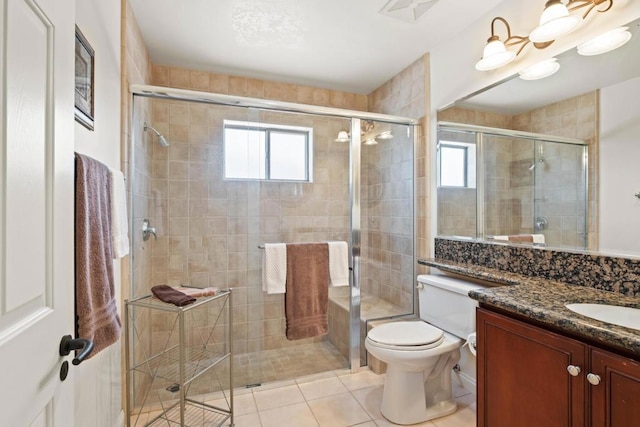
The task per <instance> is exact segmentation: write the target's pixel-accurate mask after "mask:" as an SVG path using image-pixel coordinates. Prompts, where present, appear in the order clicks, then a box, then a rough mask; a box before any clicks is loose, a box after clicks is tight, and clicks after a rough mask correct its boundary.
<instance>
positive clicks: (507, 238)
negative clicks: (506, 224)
mask: <svg viewBox="0 0 640 427" xmlns="http://www.w3.org/2000/svg"><path fill="white" fill-rule="evenodd" d="M492 239H493V240H509V236H493V237H492Z"/></svg>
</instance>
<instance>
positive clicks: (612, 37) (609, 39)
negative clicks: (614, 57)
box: [578, 27, 631, 56]
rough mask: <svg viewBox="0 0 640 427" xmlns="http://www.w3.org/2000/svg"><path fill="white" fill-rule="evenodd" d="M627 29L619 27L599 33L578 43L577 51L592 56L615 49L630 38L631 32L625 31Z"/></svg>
mask: <svg viewBox="0 0 640 427" xmlns="http://www.w3.org/2000/svg"><path fill="white" fill-rule="evenodd" d="M628 29H629V27H620V28H616V29H614V30H611V31H607V32H606V33H604V34H600V35H599V36H598V37H595V38H593V39H591V40H589V41H588V42H585V43H582V44H581V45H578V53H579V54H580V55H585V56H592V55H600V54H601V53H605V52H609V51H612V50H614V49H617V48H619V47H620V46H622V45H623V44H625V43H626V42H628V41H629V40H631V33H630V32H629V31H627V30H628Z"/></svg>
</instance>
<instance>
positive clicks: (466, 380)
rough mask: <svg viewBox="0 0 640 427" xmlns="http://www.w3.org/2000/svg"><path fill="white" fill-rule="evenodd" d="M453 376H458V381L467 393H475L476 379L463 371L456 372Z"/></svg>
mask: <svg viewBox="0 0 640 427" xmlns="http://www.w3.org/2000/svg"><path fill="white" fill-rule="evenodd" d="M455 376H457V377H458V381H459V383H460V385H462V387H464V389H465V390H467V391H468V392H469V393H473V394H476V379H475V378H473V377H471V376H469V375H467V374H465V373H464V372H457V373H456V374H455Z"/></svg>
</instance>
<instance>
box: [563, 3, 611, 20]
mask: <svg viewBox="0 0 640 427" xmlns="http://www.w3.org/2000/svg"><path fill="white" fill-rule="evenodd" d="M603 4H604V5H606V7H605V8H604V9H598V12H600V13H604V12H606V11H608V10H609V9H611V8H612V7H613V0H569V3H567V9H568V10H569V12H573V11H574V10H578V9H581V8H583V7H587V10H586V11H585V12H584V14H583V15H582V19H584V18H586V17H587V15H589V14H590V13H591V11H592V10H593V9H595V8H596V7H598V6H600V5H603Z"/></svg>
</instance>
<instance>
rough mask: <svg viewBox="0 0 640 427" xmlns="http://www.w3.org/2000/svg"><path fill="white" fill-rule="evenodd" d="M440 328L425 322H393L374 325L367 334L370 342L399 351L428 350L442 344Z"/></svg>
mask: <svg viewBox="0 0 640 427" xmlns="http://www.w3.org/2000/svg"><path fill="white" fill-rule="evenodd" d="M444 339H445V336H444V332H443V331H442V330H441V329H438V328H436V327H435V326H432V325H430V324H428V323H426V322H422V321H414V322H393V323H385V324H383V325H380V326H376V327H374V328H373V329H371V330H370V331H369V333H368V334H367V340H368V341H369V342H370V344H373V345H375V346H377V347H381V348H387V349H394V350H399V351H420V350H428V349H430V348H434V347H437V346H439V345H440V344H442V342H443V341H444Z"/></svg>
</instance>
